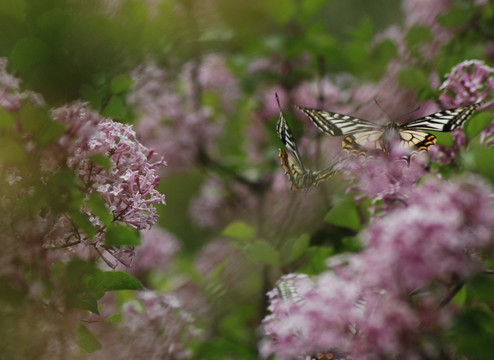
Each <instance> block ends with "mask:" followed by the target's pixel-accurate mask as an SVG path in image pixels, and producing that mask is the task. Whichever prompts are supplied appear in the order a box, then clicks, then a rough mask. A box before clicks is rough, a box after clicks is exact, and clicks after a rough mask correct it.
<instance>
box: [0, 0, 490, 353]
mask: <svg viewBox="0 0 494 360" xmlns="http://www.w3.org/2000/svg"><path fill="white" fill-rule="evenodd" d="M493 40H494V5H493V4H492V2H488V1H474V0H471V1H468V0H430V1H425V0H404V1H396V0H374V1H367V0H262V1H261V0H252V1H227V0H203V1H194V0H163V1H159V0H146V1H144V0H106V1H104V0H46V1H35V0H2V1H1V2H0V57H2V58H5V59H6V60H5V61H6V62H5V65H4V68H5V71H6V73H8V74H10V75H11V76H14V77H15V78H17V79H19V80H20V81H21V83H20V88H21V89H22V91H25V90H29V91H32V92H35V93H38V94H40V95H41V96H42V98H43V99H44V105H43V106H44V108H45V109H50V108H59V107H62V106H67V104H74V103H75V102H77V104H79V105H78V106H83V108H85V109H88V110H89V109H91V110H94V111H95V112H96V113H99V114H100V116H102V117H110V118H112V119H113V120H114V121H115V122H118V123H122V124H130V125H132V126H133V129H134V130H135V131H136V134H137V135H136V136H137V139H138V140H139V141H140V142H141V143H142V144H143V145H144V146H146V147H148V148H150V149H153V150H154V151H155V152H156V154H157V155H159V156H163V158H164V160H165V161H166V163H167V166H162V167H161V166H160V167H159V169H157V170H156V171H157V174H159V176H160V183H159V185H158V187H157V189H158V190H159V191H160V192H161V193H162V194H165V201H166V205H160V204H158V205H156V208H157V211H158V214H159V219H158V221H157V224H156V225H155V226H154V227H153V228H152V229H151V230H143V231H141V234H140V238H141V244H140V245H138V246H136V247H135V255H134V254H133V255H132V256H131V259H130V260H129V263H128V264H127V265H129V264H130V266H125V264H124V263H123V262H122V263H120V264H118V266H116V269H117V270H118V271H123V272H126V273H130V274H132V275H133V276H135V277H136V278H137V279H138V280H139V281H140V282H141V283H142V284H143V286H144V287H145V288H146V289H147V290H146V291H140V292H132V291H130V290H121V291H116V292H108V293H107V294H106V295H105V296H104V297H102V298H101V299H98V309H99V314H94V311H93V312H92V314H90V315H88V314H76V315H70V316H69V315H67V316H64V317H63V318H64V321H65V322H63V323H62V322H60V321H59V320H54V318H53V317H51V316H48V315H47V316H46V317H41V318H40V319H37V320H32V319H29V316H26V318H23V319H20V320H19V323H20V325H18V324H16V325H14V322H13V321H11V320H0V326H1V325H2V322H3V329H2V330H0V334H2V336H3V337H4V339H5V340H0V343H2V342H4V343H5V344H7V343H11V344H10V345H9V346H8V351H7V353H5V358H6V359H17V358H19V359H20V358H52V359H54V358H65V359H67V358H74V359H109V358H114V359H117V358H129V359H130V358H133V359H177V358H191V359H255V358H258V357H259V356H260V355H259V343H260V341H261V339H262V338H263V330H262V327H261V322H262V319H263V318H264V317H265V316H266V315H267V314H268V313H269V311H268V298H267V296H266V293H267V292H268V291H269V290H271V289H272V288H273V287H274V284H275V282H276V280H277V279H278V278H279V277H280V276H282V275H283V274H287V273H291V272H299V273H304V274H308V275H316V274H319V273H321V272H322V271H324V270H325V269H326V266H327V265H326V260H327V259H328V257H330V256H334V255H338V254H342V253H352V252H357V251H359V250H360V249H361V247H362V244H361V243H360V240H359V237H358V233H359V231H360V230H362V229H363V228H364V227H365V226H366V224H368V223H369V221H370V219H371V218H372V216H373V215H375V214H374V212H375V213H379V211H380V210H379V206H380V205H381V204H377V205H376V202H375V201H373V200H372V198H370V197H369V196H366V195H368V194H365V191H364V195H362V193H360V195H355V193H352V192H351V190H352V189H350V188H348V181H349V180H348V178H346V177H345V176H340V175H338V176H335V177H334V178H332V179H330V180H329V181H328V182H326V183H324V184H321V185H319V186H318V187H317V188H316V187H314V188H310V189H308V190H307V191H303V192H297V191H290V183H289V181H288V179H287V178H286V177H285V175H284V172H283V169H282V168H281V167H280V163H279V159H278V149H279V148H282V144H281V142H280V141H279V139H278V135H277V133H276V121H277V119H278V115H279V109H278V106H277V104H276V100H275V93H277V94H278V95H279V97H280V100H281V106H282V108H283V111H284V113H285V116H286V118H287V121H288V123H289V125H290V127H291V129H292V131H293V133H294V136H295V138H296V140H297V143H298V144H299V149H300V152H301V154H302V158H303V159H304V163H305V165H306V166H307V167H309V168H313V169H322V168H326V167H327V166H330V164H332V163H333V162H334V161H335V159H336V158H337V157H338V156H340V155H341V139H338V138H334V139H333V138H330V137H327V136H326V137H325V136H323V135H322V134H320V133H319V132H318V130H317V129H316V128H315V127H314V126H313V125H312V124H311V123H310V122H309V121H308V119H307V118H305V117H304V116H303V115H302V113H301V112H300V111H298V110H297V109H296V108H295V107H294V105H301V106H308V107H315V108H324V109H331V110H332V111H337V112H342V113H349V114H353V115H356V116H360V117H363V118H366V119H369V120H371V121H375V122H378V123H379V122H380V123H383V122H387V121H389V120H390V119H393V120H395V119H398V120H399V121H400V122H402V121H406V120H409V119H412V118H417V117H419V116H421V115H424V114H428V113H431V112H434V111H437V110H439V109H440V108H445V107H454V106H459V105H461V103H457V104H453V103H449V104H448V103H447V101H446V100H447V99H446V98H445V97H444V98H441V99H442V100H441V101H440V96H441V95H443V96H445V95H444V94H445V91H444V89H440V85H441V84H442V83H443V81H444V80H445V79H446V78H445V75H446V74H448V73H450V72H451V69H452V68H453V66H455V65H457V64H459V63H461V62H462V61H465V60H470V59H479V61H481V62H482V64H484V65H485V66H486V67H488V65H492V62H493V61H494V52H493V49H494V41H493ZM484 65H483V66H484ZM5 76H6V75H5ZM490 76H491V74H490V73H489V75H488V80H486V82H487V83H488V85H486V86H487V87H485V88H482V89H481V90H482V91H485V93H486V94H487V93H488V91H490V87H489V86H492V80H491V78H490ZM4 84H5V83H4ZM4 88H5V86H4ZM3 91H6V90H3ZM486 96H487V95H486ZM448 99H449V98H448ZM471 100H472V101H476V100H477V99H473V98H472V99H471ZM81 102H83V103H84V105H80V104H82V103H81ZM417 108H418V109H417ZM46 111H49V110H46ZM26 116H28V115H26ZM489 120H491V119H489ZM483 121H484V122H483V123H486V120H485V119H484V120H483ZM486 124H487V123H486ZM2 129H3V127H2ZM46 129H47V128H43V127H41V128H40V129H39V131H42V132H43V131H47V132H48V133H50V131H51V130H50V129H48V130H46ZM448 136H449V137H448ZM53 137H55V135H53ZM454 139H455V138H453V137H451V136H450V135H445V137H443V138H439V143H440V144H441V145H443V146H448V145H452V142H453V140H454ZM12 149H14V150H12ZM1 151H2V160H4V161H7V162H11V161H14V162H15V161H17V160H16V159H15V157H14V160H12V157H11V156H7V155H6V154H8V153H10V152H11V151H15V147H14V148H12V147H8V146H4V147H3V148H2V149H1ZM489 154H490V153H489ZM445 156H446V155H445ZM479 156H480V155H479ZM481 156H484V155H481ZM485 156H487V155H485ZM19 161H21V160H19ZM447 166H451V162H449V163H446V164H439V162H438V164H435V165H433V168H434V169H436V170H437V171H438V173H442V172H443V173H444V176H447V174H449V173H451V172H455V171H458V170H457V169H456V168H448V167H447ZM26 169H27V167H26ZM452 169H453V170H452ZM477 170H478V169H477ZM25 171H27V170H25ZM479 171H480V172H482V171H481V170H479ZM486 172H487V175H486V176H487V177H488V178H489V177H490V176H492V174H490V173H489V172H488V171H487V170H486ZM351 181H355V179H353V180H351ZM67 186H68V185H67ZM357 188H358V187H357ZM360 190H361V189H360ZM56 197H57V191H54V194H53V198H56ZM53 198H46V199H45V200H44V201H46V203H47V206H50V205H49V204H50V202H53V201H54V200H53ZM376 209H377V210H376ZM26 246H27V245H26ZM19 251H23V250H22V248H21V249H19ZM78 256H80V253H77V252H74V253H71V254H70V256H69V258H72V259H73V258H74V257H78ZM84 259H86V260H85V261H88V262H90V263H91V264H94V265H95V266H97V267H100V266H104V262H103V265H101V263H102V261H101V259H100V258H99V257H98V256H94V257H91V256H90V257H89V258H87V257H84ZM88 259H90V260H88ZM57 261H62V262H63V261H68V260H67V259H62V260H60V259H58V260H57ZM13 264H14V265H13ZM16 264H17V265H16ZM24 265H25V266H24ZM24 265H22V266H21V268H22V269H23V270H22V271H23V274H24V275H22V276H20V278H21V279H17V280H16V281H14V282H11V280H5V281H3V282H0V284H3V285H2V286H3V288H4V289H6V290H4V293H5V294H7V295H6V296H5V297H6V298H8V299H3V300H2V301H3V302H4V303H5V304H7V305H3V306H5V309H4V314H11V315H12V314H15V313H16V312H15V311H11V310H10V308H9V307H10V306H12V305H11V304H10V302H11V295H12V294H17V292H16V291H13V290H12V289H13V288H15V289H17V286H18V284H19V283H20V284H22V286H20V285H19V286H20V287H21V288H22V289H27V290H25V292H24V290H23V291H22V292H21V293H22V294H27V293H29V294H31V293H32V291H33V290H32V287H33V284H34V282H35V281H34V280H33V278H38V277H39V276H41V275H40V274H41V273H43V271H44V270H43V271H42V270H40V268H32V267H31V265H29V264H27V265H26V264H24ZM4 266H5V267H6V268H8V267H9V266H11V267H12V266H14V268H13V269H17V268H15V266H18V263H15V262H12V263H10V262H6V263H5V264H4ZM47 266H48V268H49V269H52V265H47ZM43 269H44V268H43ZM45 270H46V269H45ZM15 271H17V270H15ZM15 271H13V272H15ZM19 271H21V270H19ZM50 271H51V270H50ZM50 271H47V273H44V274H45V276H47V277H50V276H52V274H53V273H51V272H50ZM33 274H35V275H33ZM50 274H51V275H50ZM77 274H79V273H77ZM77 274H76V275H77ZM76 275H74V278H73V279H72V280H73V281H74V282H77V281H79V280H80V281H84V280H83V277H77V276H76ZM79 275H80V274H79ZM81 276H82V275H81ZM8 279H10V278H8ZM67 281H69V282H70V281H71V278H70V276H69V278H68V280H67ZM54 283H56V282H54ZM12 284H14V285H12ZM45 285H46V284H45ZM45 285H43V286H45ZM46 286H47V287H48V288H52V287H54V286H56V285H53V284H51V285H46ZM29 289H31V290H29ZM52 290H53V289H52ZM54 293H56V291H52V292H51V293H50V294H51V295H47V293H46V291H41V290H40V292H39V293H36V294H35V295H34V298H36V297H37V298H38V300H40V299H45V297H46V299H49V298H50V297H52V296H55V295H53V294H54ZM19 296H20V295H19ZM23 296H25V297H26V298H27V297H28V296H27V295H23ZM0 297H1V296H0ZM21 297H22V296H21ZM46 299H45V300H46ZM45 300H43V301H42V302H45V303H46V304H49V303H50V301H48V300H46V301H45ZM15 301H16V300H14V302H15ZM23 306H25V308H22V311H25V310H26V309H31V311H33V312H36V311H44V310H43V309H44V308H43V307H40V308H38V307H33V308H30V307H29V304H24V305H23ZM75 307H76V308H77V306H75ZM67 308H70V306H68V307H67V304H65V307H64V309H65V310H67ZM83 308H84V307H83ZM36 309H37V310H36ZM65 310H62V309H60V308H57V309H56V311H61V312H62V313H63V311H65ZM85 310H87V309H85ZM19 311H20V310H19ZM71 316H72V317H71ZM7 318H8V316H7ZM23 322H24V324H25V326H24V325H23ZM79 322H82V323H83V324H84V327H83V328H81V327H78V323H79ZM21 325H22V326H21ZM491 325H492V323H491V324H490V325H489V326H491ZM29 327H31V330H26V328H29ZM45 328H50V329H51V330H50V331H45ZM76 328H77V329H76ZM33 329H36V330H33ZM74 329H76V330H74ZM81 329H82V330H81ZM52 330H53V331H52ZM465 331H466V330H465ZM489 331H490V334H492V328H490V330H489ZM60 332H65V333H66V335H67V334H72V335H71V336H68V339H65V338H64V340H63V341H60V343H59V344H58V345H57V346H58V347H57V346H55V345H54V346H53V348H52V347H48V348H43V346H42V344H44V343H50V341H54V340H53V339H54V338H57V337H58V336H59V335H57V334H60ZM64 336H65V335H64ZM33 339H35V341H33ZM59 339H60V338H59ZM14 340H15V341H17V345H15V346H13V345H12V341H14ZM34 343H35V344H37V345H36V346H34V345H33V344H34ZM76 344H77V345H76ZM467 345H468V344H467ZM467 345H465V346H467ZM480 347H481V346H480ZM23 348H24V349H28V350H22V349H23ZM466 348H468V346H467V347H466ZM61 349H63V350H61ZM468 349H469V348H468ZM460 353H461V351H460ZM480 354H481V355H482V354H484V353H482V352H480ZM0 357H2V356H0ZM445 358H448V359H449V358H453V357H445Z"/></svg>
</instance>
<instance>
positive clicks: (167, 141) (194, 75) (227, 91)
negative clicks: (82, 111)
mask: <svg viewBox="0 0 494 360" xmlns="http://www.w3.org/2000/svg"><path fill="white" fill-rule="evenodd" d="M179 72H180V73H179V75H178V81H177V76H176V74H175V73H173V74H169V73H167V72H166V71H165V70H163V69H161V68H159V67H157V66H155V65H147V66H144V67H141V68H138V69H136V70H135V71H134V74H133V78H134V81H135V84H134V88H133V89H134V92H133V93H132V94H131V95H130V97H129V100H130V102H131V103H132V104H134V105H135V107H136V109H137V112H138V114H139V117H140V120H139V122H138V123H137V125H136V129H137V130H136V131H137V133H138V136H139V138H140V139H141V141H143V143H145V144H146V145H147V146H150V147H152V148H154V149H155V150H156V151H157V152H158V153H159V154H163V155H165V156H166V158H167V163H168V168H167V169H168V171H183V170H187V169H189V168H190V167H191V166H192V165H194V164H196V163H197V162H200V161H201V160H202V157H203V156H204V154H206V153H207V154H210V153H214V152H215V151H216V150H217V149H216V142H215V141H216V139H217V138H218V136H219V135H220V134H221V132H222V127H223V124H224V121H225V113H230V112H232V111H233V110H234V101H235V100H236V99H237V97H238V94H239V89H238V84H237V81H236V79H235V78H234V77H233V76H232V74H231V73H230V71H229V70H228V67H227V64H226V60H225V59H224V58H223V57H221V56H217V55H210V56H206V57H205V58H204V59H203V62H202V63H200V64H195V63H187V64H185V65H184V66H183V68H182V69H180V70H179ZM203 96H210V97H211V99H217V101H216V103H215V102H214V101H211V104H208V105H207V106H206V105H203V104H202V98H203Z"/></svg>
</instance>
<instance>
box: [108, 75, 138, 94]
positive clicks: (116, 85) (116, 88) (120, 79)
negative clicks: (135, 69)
mask: <svg viewBox="0 0 494 360" xmlns="http://www.w3.org/2000/svg"><path fill="white" fill-rule="evenodd" d="M133 83H134V81H133V80H132V79H131V78H130V76H127V75H118V76H115V77H114V78H113V79H112V80H111V84H110V88H111V92H112V93H113V94H120V93H121V92H124V91H125V90H127V89H128V88H129V87H131V86H132V84H133Z"/></svg>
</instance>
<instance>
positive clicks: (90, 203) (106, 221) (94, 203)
mask: <svg viewBox="0 0 494 360" xmlns="http://www.w3.org/2000/svg"><path fill="white" fill-rule="evenodd" d="M86 205H87V207H88V208H89V210H91V212H92V213H93V214H94V215H96V216H97V217H98V218H99V219H100V220H101V222H102V223H103V225H105V226H106V227H109V226H110V225H111V222H112V219H113V216H112V215H111V214H110V212H109V211H108V209H107V207H106V202H105V200H103V199H102V198H101V196H100V195H98V194H96V193H95V194H92V195H91V196H90V197H89V199H87V200H86Z"/></svg>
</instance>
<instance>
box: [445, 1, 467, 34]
mask: <svg viewBox="0 0 494 360" xmlns="http://www.w3.org/2000/svg"><path fill="white" fill-rule="evenodd" d="M474 15H475V7H474V5H473V4H472V3H471V2H469V1H456V2H455V4H454V5H453V6H452V7H451V8H450V9H449V10H448V11H447V12H445V13H444V14H441V15H439V16H438V18H437V21H438V23H439V24H441V25H442V26H444V27H447V28H451V27H457V26H460V25H465V24H467V23H468V22H469V21H470V20H471V19H472V18H473V16H474Z"/></svg>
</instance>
